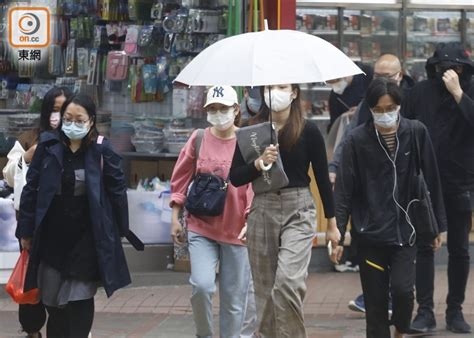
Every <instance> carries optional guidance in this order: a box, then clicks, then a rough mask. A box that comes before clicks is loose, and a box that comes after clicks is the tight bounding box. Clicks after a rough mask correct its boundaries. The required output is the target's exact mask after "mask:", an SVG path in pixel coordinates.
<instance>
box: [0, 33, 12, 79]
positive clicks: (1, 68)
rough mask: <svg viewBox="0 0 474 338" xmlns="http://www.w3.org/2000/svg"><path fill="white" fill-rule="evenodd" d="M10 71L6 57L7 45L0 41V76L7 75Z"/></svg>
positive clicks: (8, 60)
mask: <svg viewBox="0 0 474 338" xmlns="http://www.w3.org/2000/svg"><path fill="white" fill-rule="evenodd" d="M10 69H11V64H10V59H9V57H8V45H7V43H6V42H5V41H0V74H5V73H8V72H9V71H10Z"/></svg>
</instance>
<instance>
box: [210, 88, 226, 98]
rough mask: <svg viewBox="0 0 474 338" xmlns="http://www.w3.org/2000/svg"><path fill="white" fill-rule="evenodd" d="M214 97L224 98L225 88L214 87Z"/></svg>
mask: <svg viewBox="0 0 474 338" xmlns="http://www.w3.org/2000/svg"><path fill="white" fill-rule="evenodd" d="M212 97H224V88H223V87H214V93H213V94H212Z"/></svg>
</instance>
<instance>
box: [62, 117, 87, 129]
mask: <svg viewBox="0 0 474 338" xmlns="http://www.w3.org/2000/svg"><path fill="white" fill-rule="evenodd" d="M89 121H90V119H89V120H86V121H73V120H70V119H68V118H63V124H64V125H65V126H68V127H69V126H70V125H71V124H73V123H74V125H75V126H76V127H78V128H82V127H84V126H85V125H86V123H87V122H89Z"/></svg>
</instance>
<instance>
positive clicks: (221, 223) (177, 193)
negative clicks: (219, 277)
mask: <svg viewBox="0 0 474 338" xmlns="http://www.w3.org/2000/svg"><path fill="white" fill-rule="evenodd" d="M196 135H197V132H196V131H195V132H194V133H193V134H192V135H191V137H190V138H189V140H188V142H187V143H186V145H185V146H184V148H183V149H182V150H181V152H180V154H179V157H178V161H177V162H176V165H175V167H174V170H173V175H172V177H171V202H170V205H171V206H172V205H173V204H175V203H176V204H177V205H180V206H183V205H184V204H185V201H186V195H187V191H188V187H189V185H190V184H191V181H192V179H193V175H194V164H195V153H196V151H195V140H196ZM236 142H237V139H236V138H235V137H233V138H231V139H227V140H223V139H220V138H218V137H216V136H214V135H212V133H211V131H210V128H207V129H206V130H205V132H204V137H203V140H202V143H201V148H200V153H199V159H198V162H197V171H198V172H201V173H211V174H215V175H219V176H221V177H223V178H224V179H225V178H227V177H228V175H229V170H230V166H231V164H232V158H233V156H234V151H235V145H236ZM252 199H253V191H252V187H251V185H250V184H247V185H244V186H242V187H239V188H236V187H234V186H233V185H232V184H231V183H230V182H229V186H228V189H227V196H226V202H225V203H226V204H225V207H224V212H223V214H222V215H220V216H216V217H207V216H200V217H199V218H198V217H195V216H193V215H188V217H187V219H186V221H187V225H188V230H190V231H192V232H196V233H198V234H200V235H202V236H205V237H207V238H209V239H212V240H215V241H218V242H223V243H227V244H237V245H242V242H241V241H240V240H239V239H237V236H238V235H239V233H240V231H241V230H242V227H243V226H244V225H245V220H246V216H247V214H248V211H249V209H250V205H251V203H252Z"/></svg>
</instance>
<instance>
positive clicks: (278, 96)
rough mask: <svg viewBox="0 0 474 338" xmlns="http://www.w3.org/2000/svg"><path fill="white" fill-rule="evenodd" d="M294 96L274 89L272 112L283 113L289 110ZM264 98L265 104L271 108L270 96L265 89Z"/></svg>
mask: <svg viewBox="0 0 474 338" xmlns="http://www.w3.org/2000/svg"><path fill="white" fill-rule="evenodd" d="M292 94H293V92H287V91H283V90H278V89H272V111H274V112H281V111H283V110H285V109H287V108H288V107H289V106H290V105H291V102H293V98H292V97H291V95H292ZM264 96H265V104H266V105H267V107H269V108H270V95H269V92H268V90H267V89H265V94H264Z"/></svg>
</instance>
